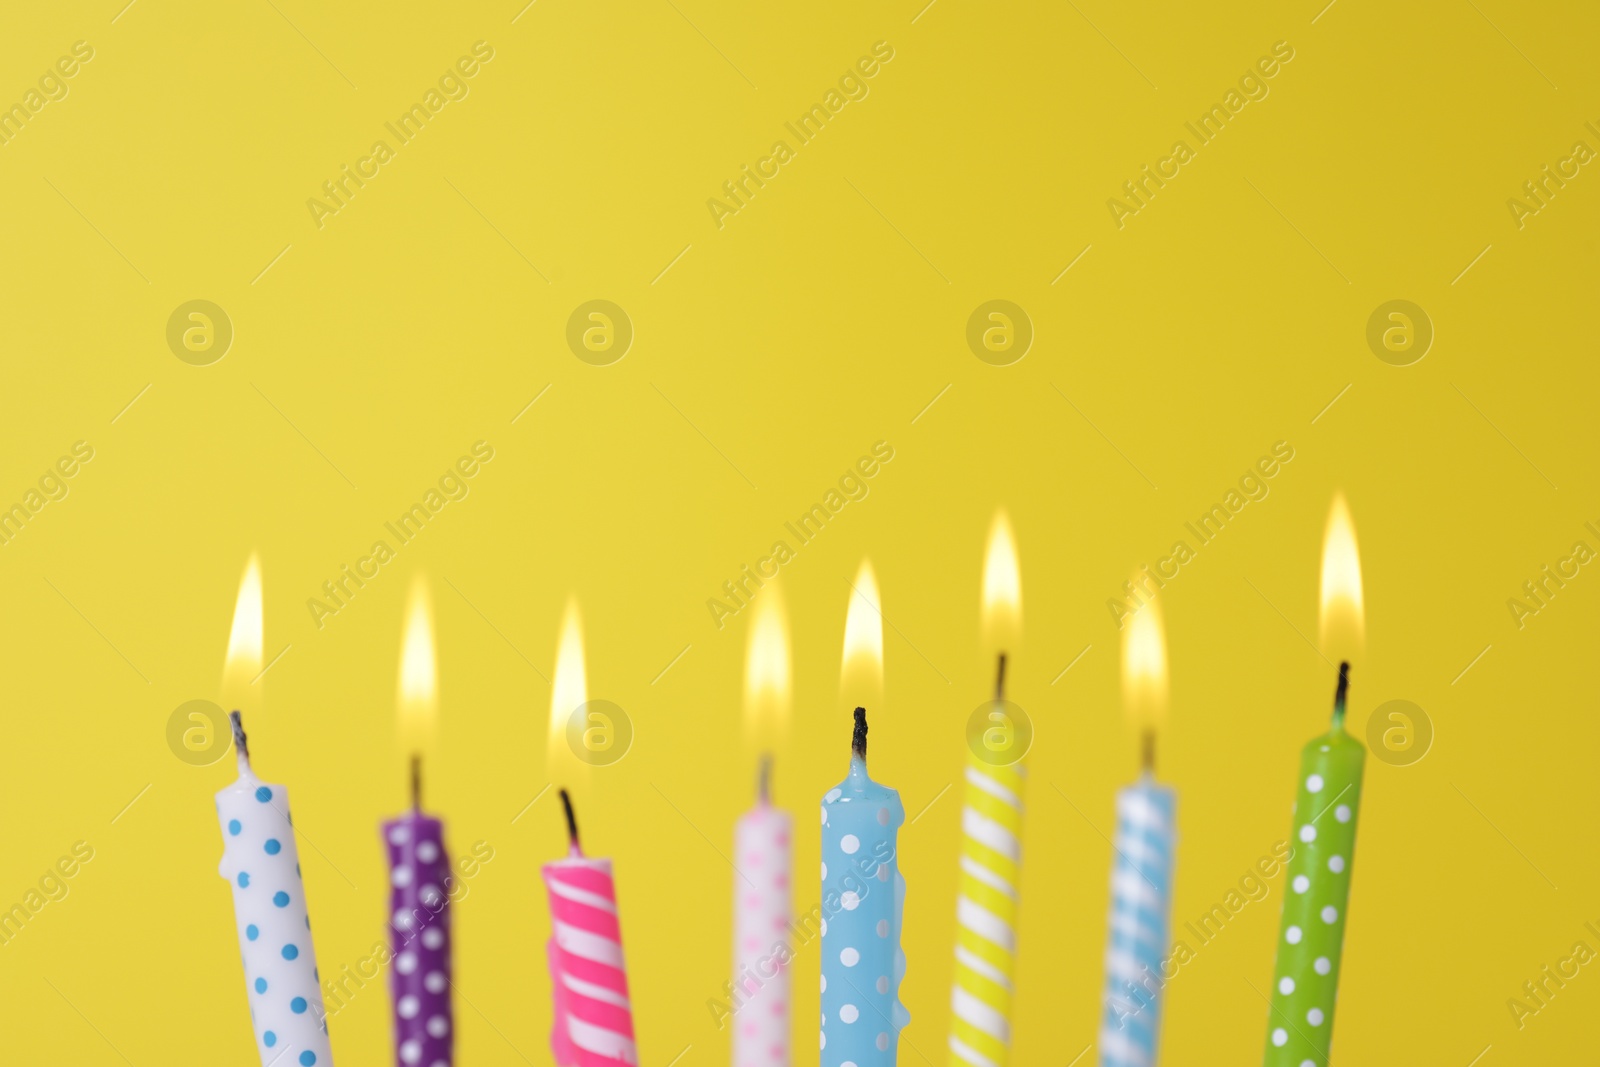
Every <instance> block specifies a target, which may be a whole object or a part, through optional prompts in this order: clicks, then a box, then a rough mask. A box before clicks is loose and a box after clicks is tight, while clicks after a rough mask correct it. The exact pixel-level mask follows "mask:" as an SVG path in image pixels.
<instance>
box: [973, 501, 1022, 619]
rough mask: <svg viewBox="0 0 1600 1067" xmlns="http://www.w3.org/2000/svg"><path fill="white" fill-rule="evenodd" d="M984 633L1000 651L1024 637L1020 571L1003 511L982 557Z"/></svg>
mask: <svg viewBox="0 0 1600 1067" xmlns="http://www.w3.org/2000/svg"><path fill="white" fill-rule="evenodd" d="M983 631H984V635H985V637H986V639H987V640H988V643H989V644H990V645H991V646H992V647H993V648H995V649H996V650H997V651H1003V650H1004V649H1005V648H1006V646H1007V645H1009V644H1010V643H1012V642H1014V641H1016V640H1017V638H1018V637H1020V636H1021V634H1022V576H1021V573H1020V572H1019V571H1018V569H1017V543H1016V539H1015V537H1013V536H1012V533H1011V519H1010V518H1009V517H1008V516H1007V515H1006V513H1005V510H1004V509H1001V510H1000V511H997V512H995V515H994V522H993V523H991V524H990V526H989V548H988V551H986V552H985V553H984V557H983Z"/></svg>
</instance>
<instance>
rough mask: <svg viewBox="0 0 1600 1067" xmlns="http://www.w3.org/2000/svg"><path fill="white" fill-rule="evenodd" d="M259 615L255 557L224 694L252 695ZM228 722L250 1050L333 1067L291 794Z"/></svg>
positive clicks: (227, 819) (270, 1061)
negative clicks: (255, 762) (264, 774)
mask: <svg viewBox="0 0 1600 1067" xmlns="http://www.w3.org/2000/svg"><path fill="white" fill-rule="evenodd" d="M262 621H263V612H262V603H261V564H260V561H259V560H258V559H257V558H256V557H255V556H254V555H252V556H251V557H250V561H249V562H248V563H247V564H246V565H245V571H244V577H243V578H242V579H241V580H240V582H239V598H238V600H237V602H236V604H235V606H234V611H233V628H232V629H231V630H230V631H229V633H228V655H227V660H226V666H225V667H224V668H223V691H224V695H225V697H226V698H228V699H230V700H233V699H241V700H250V699H258V697H259V693H260V689H259V688H257V687H256V686H255V685H254V683H255V682H256V681H258V680H259V678H260V676H261V648H262V636H263V632H262ZM231 720H232V724H233V748H234V753H235V754H236V755H237V757H238V764H239V777H238V779H237V780H236V781H235V782H234V783H233V784H232V785H230V786H228V787H227V788H226V789H223V790H222V791H221V792H219V793H217V819H218V821H219V822H221V824H222V862H221V864H220V865H219V867H218V873H219V874H221V875H222V877H223V878H225V879H226V880H227V882H228V885H229V886H230V887H231V888H232V890H233V917H234V926H235V928H236V929H237V931H238V935H239V955H240V957H241V958H242V959H243V961H244V978H245V989H246V993H247V995H248V997H249V1003H250V1021H251V1026H252V1029H253V1030H254V1031H255V1043H256V1051H257V1052H258V1053H259V1054H260V1056H261V1062H262V1064H263V1067H273V1065H276V1067H297V1065H298V1067H314V1065H321V1067H331V1064H332V1062H333V1056H332V1054H331V1053H330V1052H329V1049H328V1025H327V1022H326V1019H325V1013H324V1011H323V1007H322V991H321V989H319V988H318V981H317V979H318V976H317V954H316V953H315V952H314V951H313V950H312V947H311V918H310V915H309V913H308V912H307V910H306V893H305V884H304V883H303V882H302V881H301V880H300V850H299V849H298V848H297V847H296V845H295V835H294V825H293V820H292V819H291V818H290V816H289V792H288V790H286V789H284V787H283V786H281V785H275V784H270V783H267V782H263V781H262V780H261V779H260V778H258V777H256V773H255V771H253V770H251V768H250V747H249V745H248V744H246V742H245V736H244V722H243V719H242V717H241V715H240V713H239V712H238V711H235V712H233V714H232V716H231Z"/></svg>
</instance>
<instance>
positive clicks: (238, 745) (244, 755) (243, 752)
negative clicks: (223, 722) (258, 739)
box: [228, 711, 250, 771]
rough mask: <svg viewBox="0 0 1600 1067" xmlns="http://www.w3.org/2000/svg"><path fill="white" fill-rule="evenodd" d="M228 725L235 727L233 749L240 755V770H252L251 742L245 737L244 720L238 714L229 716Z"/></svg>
mask: <svg viewBox="0 0 1600 1067" xmlns="http://www.w3.org/2000/svg"><path fill="white" fill-rule="evenodd" d="M228 723H229V724H230V725H231V726H232V727H233V747H234V749H235V750H236V751H237V752H238V753H239V769H240V770H241V771H247V770H249V769H250V741H249V738H247V737H245V733H244V718H243V717H242V716H241V715H240V714H239V713H238V712H237V711H234V712H230V713H229V714H228Z"/></svg>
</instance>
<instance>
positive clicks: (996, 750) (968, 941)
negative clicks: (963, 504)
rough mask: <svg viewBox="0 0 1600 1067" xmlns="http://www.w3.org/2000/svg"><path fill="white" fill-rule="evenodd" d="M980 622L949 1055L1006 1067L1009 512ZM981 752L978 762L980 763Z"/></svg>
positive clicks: (1013, 762) (1012, 756)
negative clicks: (990, 667)
mask: <svg viewBox="0 0 1600 1067" xmlns="http://www.w3.org/2000/svg"><path fill="white" fill-rule="evenodd" d="M983 621H984V629H985V630H986V631H988V638H989V640H988V642H987V643H988V644H990V645H991V646H993V647H995V648H997V649H998V650H999V651H998V657H999V669H998V671H997V672H996V681H995V697H994V704H993V706H992V709H991V710H990V711H989V713H988V715H987V716H986V717H985V719H984V730H983V733H982V736H981V738H980V741H979V743H980V744H981V746H982V747H981V749H979V748H975V747H974V742H973V741H972V739H971V738H969V739H968V749H967V770H966V782H967V788H966V801H965V803H964V805H963V807H962V809H961V831H962V836H961V888H960V895H959V896H958V897H957V899H956V972H955V983H954V987H953V988H952V990H951V994H950V1054H951V1059H952V1062H953V1063H955V1064H970V1065H971V1067H1005V1064H1006V1062H1007V1061H1008V1060H1009V1059H1010V1055H1011V998H1012V995H1013V986H1012V981H1013V979H1014V977H1015V975H1016V951H1017V933H1016V931H1017V907H1018V889H1019V885H1020V882H1021V877H1020V875H1021V864H1022V794H1023V786H1024V784H1025V783H1026V781H1027V778H1026V774H1027V772H1026V770H1025V769H1024V767H1023V765H1022V759H1021V758H1022V757H1023V756H1024V755H1026V754H1027V747H1026V746H1027V742H1026V740H1024V739H1021V738H1020V737H1019V734H1018V729H1017V723H1016V722H1015V721H1014V719H1013V714H1012V711H1011V709H1010V706H1009V705H1007V704H1006V703H1005V668H1006V654H1005V651H1004V649H1005V647H1006V645H1007V643H1009V642H1010V641H1013V640H1015V639H1016V637H1017V636H1018V633H1019V632H1020V630H1021V625H1022V583H1021V579H1020V577H1019V576H1018V571H1017V549H1016V545H1015V543H1014V542H1013V539H1012V536H1011V524H1010V522H1008V521H1007V519H1006V516H1005V513H1004V512H1001V513H1000V514H998V515H996V516H995V519H994V524H993V526H992V527H991V528H990V530H989V549H988V552H987V553H986V554H985V556H984V563H983ZM980 751H981V755H980Z"/></svg>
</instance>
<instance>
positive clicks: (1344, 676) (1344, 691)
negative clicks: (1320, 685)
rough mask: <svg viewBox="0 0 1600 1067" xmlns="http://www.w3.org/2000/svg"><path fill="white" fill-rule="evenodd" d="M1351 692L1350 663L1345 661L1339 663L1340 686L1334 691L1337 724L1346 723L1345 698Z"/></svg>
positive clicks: (1334, 718)
mask: <svg viewBox="0 0 1600 1067" xmlns="http://www.w3.org/2000/svg"><path fill="white" fill-rule="evenodd" d="M1349 692H1350V663H1349V662H1348V661H1345V662H1343V663H1340V664H1339V686H1338V688H1337V689H1335V690H1334V691H1333V721H1334V723H1335V725H1341V726H1342V725H1343V724H1344V707H1345V700H1346V698H1347V697H1348V696H1349Z"/></svg>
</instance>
